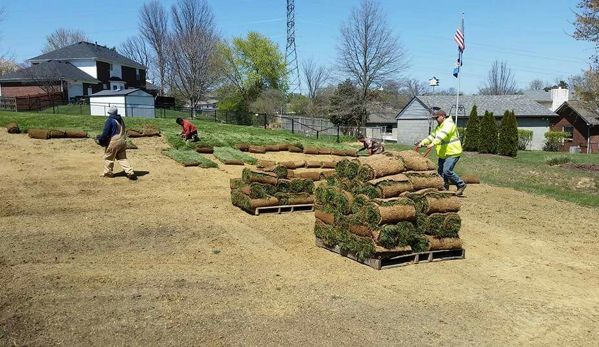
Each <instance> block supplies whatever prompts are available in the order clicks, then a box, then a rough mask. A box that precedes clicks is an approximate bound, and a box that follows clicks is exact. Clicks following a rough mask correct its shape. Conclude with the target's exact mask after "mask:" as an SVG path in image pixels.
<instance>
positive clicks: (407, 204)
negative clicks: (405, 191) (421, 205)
mask: <svg viewBox="0 0 599 347" xmlns="http://www.w3.org/2000/svg"><path fill="white" fill-rule="evenodd" d="M358 216H359V217H360V218H361V219H362V220H363V221H364V222H365V223H368V225H370V226H377V225H383V224H396V223H398V222H403V221H413V220H414V219H415V218H416V209H415V208H414V203H413V202H412V201H411V200H410V199H407V198H397V199H390V200H381V199H376V200H373V201H372V202H371V203H368V204H366V205H365V206H364V207H362V208H361V209H360V211H359V212H358Z"/></svg>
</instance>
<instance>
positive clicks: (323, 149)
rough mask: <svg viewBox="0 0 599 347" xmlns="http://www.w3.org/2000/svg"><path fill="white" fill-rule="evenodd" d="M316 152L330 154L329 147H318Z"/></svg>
mask: <svg viewBox="0 0 599 347" xmlns="http://www.w3.org/2000/svg"><path fill="white" fill-rule="evenodd" d="M318 154H331V149H330V148H319V149H318Z"/></svg>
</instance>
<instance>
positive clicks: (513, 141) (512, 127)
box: [497, 110, 518, 157]
mask: <svg viewBox="0 0 599 347" xmlns="http://www.w3.org/2000/svg"><path fill="white" fill-rule="evenodd" d="M497 153H498V154H499V155H504V156H506V157H515V156H516V155H517V154H518V121H517V120H516V114H515V113H514V111H513V110H512V111H507V110H506V111H505V113H504V114H503V118H501V125H500V126H499V144H498V147H497Z"/></svg>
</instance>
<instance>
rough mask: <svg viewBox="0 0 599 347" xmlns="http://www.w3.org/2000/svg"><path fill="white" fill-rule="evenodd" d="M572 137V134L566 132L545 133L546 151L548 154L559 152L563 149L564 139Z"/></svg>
mask: <svg viewBox="0 0 599 347" xmlns="http://www.w3.org/2000/svg"><path fill="white" fill-rule="evenodd" d="M569 137H570V133H567V132H564V131H548V132H546V133H545V139H546V140H545V146H543V150H544V151H548V152H558V151H559V150H560V148H561V147H562V143H563V142H564V139H567V138H569Z"/></svg>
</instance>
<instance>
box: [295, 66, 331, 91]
mask: <svg viewBox="0 0 599 347" xmlns="http://www.w3.org/2000/svg"><path fill="white" fill-rule="evenodd" d="M302 72H303V73H304V79H305V80H306V84H307V85H308V98H310V100H314V98H316V93H317V92H318V90H319V89H320V88H322V87H323V86H324V85H325V83H327V82H328V81H329V79H330V78H331V70H330V69H328V68H326V67H324V66H321V65H317V64H316V62H315V61H314V59H312V58H311V59H308V60H304V61H303V62H302Z"/></svg>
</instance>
